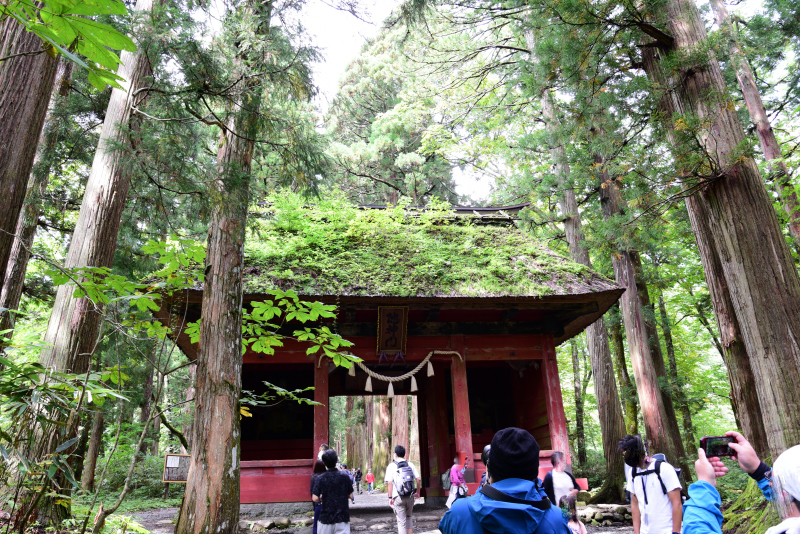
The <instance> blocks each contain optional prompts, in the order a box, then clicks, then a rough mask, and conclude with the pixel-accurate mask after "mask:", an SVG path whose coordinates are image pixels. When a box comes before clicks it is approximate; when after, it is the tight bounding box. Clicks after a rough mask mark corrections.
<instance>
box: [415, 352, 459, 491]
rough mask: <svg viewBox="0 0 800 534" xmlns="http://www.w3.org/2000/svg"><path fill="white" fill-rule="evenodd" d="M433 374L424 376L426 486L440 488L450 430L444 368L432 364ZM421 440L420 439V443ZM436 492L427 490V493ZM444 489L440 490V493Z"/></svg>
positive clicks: (447, 459)
mask: <svg viewBox="0 0 800 534" xmlns="http://www.w3.org/2000/svg"><path fill="white" fill-rule="evenodd" d="M434 370H435V374H434V375H433V376H430V377H425V385H424V386H423V387H424V388H425V424H426V426H427V438H428V441H427V442H426V444H427V448H428V454H427V456H428V466H429V471H428V477H429V478H428V480H427V483H426V484H425V485H426V486H427V487H428V488H431V489H433V488H437V489H440V488H441V485H442V483H441V478H440V477H441V474H442V473H445V472H446V471H447V469H448V468H449V467H450V462H451V461H452V458H449V456H450V432H449V430H448V424H447V392H446V391H445V376H444V369H443V368H442V367H441V366H440V365H438V364H434ZM421 443H422V442H421V441H420V444H421ZM434 493H436V492H435V491H432V492H429V495H431V494H434ZM443 494H444V490H442V495H443Z"/></svg>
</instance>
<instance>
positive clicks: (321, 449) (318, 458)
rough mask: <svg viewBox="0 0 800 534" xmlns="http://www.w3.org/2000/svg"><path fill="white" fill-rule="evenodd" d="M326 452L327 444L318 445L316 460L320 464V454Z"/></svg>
mask: <svg viewBox="0 0 800 534" xmlns="http://www.w3.org/2000/svg"><path fill="white" fill-rule="evenodd" d="M327 450H328V444H327V443H323V444H322V445H320V446H319V452H317V460H319V461H320V462H321V461H322V453H324V452H325V451H327Z"/></svg>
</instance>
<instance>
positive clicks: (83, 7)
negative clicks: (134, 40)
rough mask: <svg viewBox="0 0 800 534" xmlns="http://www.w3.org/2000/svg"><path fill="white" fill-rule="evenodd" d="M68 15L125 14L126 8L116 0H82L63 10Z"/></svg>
mask: <svg viewBox="0 0 800 534" xmlns="http://www.w3.org/2000/svg"><path fill="white" fill-rule="evenodd" d="M64 13H65V14H70V15H90V16H91V15H126V14H127V13H128V8H126V7H125V4H124V3H122V2H119V1H117V0H83V1H82V2H78V3H77V4H76V5H75V6H74V7H72V8H70V9H68V10H67V11H65V12H64Z"/></svg>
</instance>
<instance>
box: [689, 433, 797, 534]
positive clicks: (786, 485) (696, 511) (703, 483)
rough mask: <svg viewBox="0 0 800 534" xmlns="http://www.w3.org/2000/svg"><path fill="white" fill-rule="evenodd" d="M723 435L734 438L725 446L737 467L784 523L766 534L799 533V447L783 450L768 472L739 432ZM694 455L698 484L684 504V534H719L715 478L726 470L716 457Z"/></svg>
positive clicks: (720, 531) (720, 513) (699, 452)
mask: <svg viewBox="0 0 800 534" xmlns="http://www.w3.org/2000/svg"><path fill="white" fill-rule="evenodd" d="M725 435H726V436H730V437H733V438H735V439H736V443H730V444H729V445H728V446H729V447H730V448H731V449H733V450H734V451H735V453H736V459H737V460H738V462H739V467H741V468H742V470H744V471H745V472H746V473H747V474H748V475H750V477H752V478H753V479H754V480H755V481H756V483H757V484H758V487H759V488H761V492H762V493H763V494H764V497H765V498H766V499H767V500H768V501H771V502H772V503H773V504H775V506H776V508H777V510H778V513H779V515H780V517H781V519H782V520H783V521H782V522H781V523H780V524H779V525H776V526H774V527H771V528H769V529H768V530H767V532H766V534H784V533H785V534H800V445H796V446H794V447H792V448H790V449H787V450H786V451H784V452H783V454H781V455H780V456H779V457H778V459H777V460H776V461H775V465H774V467H773V468H772V469H770V467H769V466H768V465H767V464H765V463H764V462H762V461H761V460H760V459H759V457H758V455H757V454H756V451H755V450H754V449H753V447H752V446H751V445H750V442H748V441H747V439H745V437H744V436H742V435H741V434H739V433H738V432H727V433H726V434H725ZM697 454H698V456H699V458H698V460H697V461H696V462H695V464H694V466H695V469H696V470H697V482H695V483H694V484H691V485H690V486H689V500H687V501H686V503H685V504H684V505H683V534H722V512H720V504H721V500H720V496H719V492H718V491H717V488H716V486H717V477H720V476H723V475H725V473H727V472H728V468H727V467H725V465H724V464H723V463H722V462H721V461H720V459H719V458H717V457H716V456H714V457H712V458H706V454H705V451H703V449H699V450H698V451H697Z"/></svg>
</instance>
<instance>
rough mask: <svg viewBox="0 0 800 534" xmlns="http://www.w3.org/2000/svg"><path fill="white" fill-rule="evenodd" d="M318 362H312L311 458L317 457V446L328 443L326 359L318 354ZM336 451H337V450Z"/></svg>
mask: <svg viewBox="0 0 800 534" xmlns="http://www.w3.org/2000/svg"><path fill="white" fill-rule="evenodd" d="M320 360H321V361H320V362H315V363H314V401H316V402H319V403H320V404H319V405H315V406H314V450H313V451H312V453H313V458H314V459H315V460H316V459H317V453H318V452H319V446H320V445H322V444H323V443H328V404H329V399H328V360H327V359H325V358H323V357H322V356H320ZM337 452H338V451H337Z"/></svg>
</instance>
